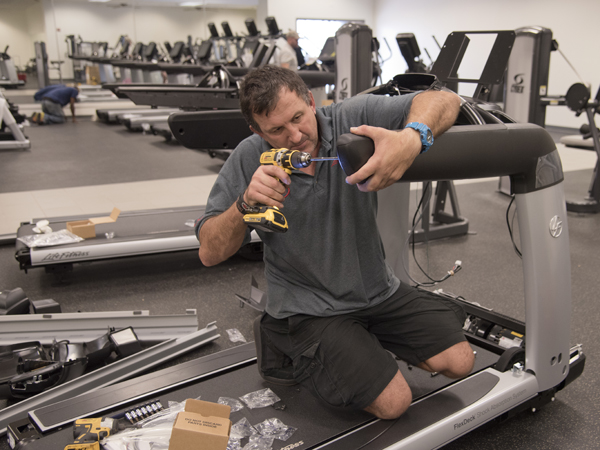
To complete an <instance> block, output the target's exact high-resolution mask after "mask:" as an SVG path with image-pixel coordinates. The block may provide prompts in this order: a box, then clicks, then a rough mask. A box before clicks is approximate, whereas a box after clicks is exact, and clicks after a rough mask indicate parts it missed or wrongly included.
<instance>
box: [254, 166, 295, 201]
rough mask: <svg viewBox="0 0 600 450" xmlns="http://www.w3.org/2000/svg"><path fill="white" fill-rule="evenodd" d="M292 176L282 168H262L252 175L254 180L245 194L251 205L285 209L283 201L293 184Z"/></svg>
mask: <svg viewBox="0 0 600 450" xmlns="http://www.w3.org/2000/svg"><path fill="white" fill-rule="evenodd" d="M291 181H292V180H291V178H290V176H289V175H288V174H287V173H286V172H285V170H283V169H282V168H281V167H277V166H271V165H264V166H260V167H259V168H258V169H256V172H254V175H252V180H250V184H249V185H248V188H247V189H246V192H245V193H244V200H245V201H246V203H248V204H249V205H252V206H255V205H265V206H276V207H278V208H283V200H284V198H285V196H286V195H287V193H288V189H289V185H290V183H291Z"/></svg>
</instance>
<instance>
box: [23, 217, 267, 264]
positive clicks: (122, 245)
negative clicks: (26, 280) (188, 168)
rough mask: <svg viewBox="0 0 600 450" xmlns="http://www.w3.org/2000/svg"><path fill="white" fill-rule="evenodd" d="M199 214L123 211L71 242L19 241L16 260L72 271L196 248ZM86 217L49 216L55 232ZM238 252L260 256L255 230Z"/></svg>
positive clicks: (27, 227)
mask: <svg viewBox="0 0 600 450" xmlns="http://www.w3.org/2000/svg"><path fill="white" fill-rule="evenodd" d="M202 214H204V207H180V208H169V209H153V210H146V211H128V212H122V213H121V214H120V215H119V218H118V219H117V221H116V222H113V223H108V224H98V225H96V238H93V239H85V240H83V241H81V242H78V243H75V244H68V245H58V246H53V247H39V248H29V247H27V246H26V245H25V244H24V243H22V242H21V241H19V239H17V240H16V241H15V242H16V244H15V258H16V260H17V261H18V262H19V267H20V268H21V269H22V270H24V271H25V272H27V270H28V269H31V268H36V267H44V268H45V269H46V271H47V272H58V271H64V270H70V269H71V268H72V265H73V264H74V263H80V262H85V261H94V260H100V259H114V258H123V257H127V256H139V255H147V254H155V253H167V252H178V251H184V250H193V249H198V247H199V244H198V239H197V238H196V236H195V234H194V228H193V223H194V221H195V220H196V219H198V218H199V217H201V216H202ZM103 215H104V214H96V215H95V216H94V215H92V216H91V217H100V216H103ZM89 217H90V216H89V215H88V216H75V217H56V218H50V219H48V220H49V221H50V227H51V228H52V229H53V230H54V231H58V230H61V229H65V228H66V222H70V221H74V220H84V219H87V218H89ZM39 220H41V219H34V220H32V221H31V222H30V223H27V222H26V223H22V224H21V226H20V227H19V229H18V231H17V238H19V237H21V236H26V235H31V234H34V233H33V231H32V229H33V228H34V227H35V224H36V222H37V221H39ZM240 254H241V255H246V256H248V257H259V256H260V255H262V243H261V242H260V239H259V238H258V235H257V234H256V233H253V235H252V241H251V242H250V244H248V245H247V246H245V247H244V248H242V249H240Z"/></svg>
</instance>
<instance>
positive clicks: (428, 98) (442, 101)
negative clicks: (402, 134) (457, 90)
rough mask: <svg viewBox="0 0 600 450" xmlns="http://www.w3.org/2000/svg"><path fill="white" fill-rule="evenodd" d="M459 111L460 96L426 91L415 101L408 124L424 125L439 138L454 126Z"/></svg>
mask: <svg viewBox="0 0 600 450" xmlns="http://www.w3.org/2000/svg"><path fill="white" fill-rule="evenodd" d="M459 111H460V98H459V97H458V95H456V94H454V93H452V92H446V91H426V92H422V93H420V94H418V95H417V96H415V98H414V99H413V101H412V105H411V108H410V113H409V114H408V118H407V123H409V122H421V123H424V124H425V125H427V126H428V127H429V128H430V129H431V132H432V133H433V135H434V136H439V135H440V134H442V133H443V132H444V131H446V130H447V129H448V128H450V127H451V126H452V125H454V122H455V121H456V117H457V116H458V113H459Z"/></svg>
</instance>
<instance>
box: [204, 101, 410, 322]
mask: <svg viewBox="0 0 600 450" xmlns="http://www.w3.org/2000/svg"><path fill="white" fill-rule="evenodd" d="M413 97H414V94H410V95H402V96H396V97H385V96H379V95H361V96H357V97H353V98H350V99H348V100H345V101H344V102H342V103H336V104H332V105H330V106H326V107H323V108H320V109H318V110H317V113H316V114H317V121H318V124H319V133H320V139H321V147H320V150H319V156H335V155H336V150H335V149H336V141H337V138H338V136H340V135H341V134H344V133H349V132H350V127H353V126H359V125H363V124H366V125H372V126H378V127H383V128H387V129H392V130H394V129H400V128H401V127H402V125H403V124H404V122H405V120H406V117H407V115H408V111H409V109H410V105H411V103H412V99H413ZM268 150H271V146H270V145H269V144H268V143H267V142H266V141H264V140H263V139H261V138H260V137H259V136H258V135H253V136H250V137H249V138H247V139H245V140H244V141H243V142H241V143H240V144H239V145H238V147H237V148H236V149H235V150H234V151H233V152H232V154H231V156H230V157H229V158H228V159H227V161H226V162H225V164H224V165H223V168H222V169H221V171H220V173H219V176H218V178H217V181H216V183H215V185H214V187H213V189H212V191H211V193H210V196H209V199H208V203H207V205H206V211H205V214H204V216H203V217H202V218H201V220H200V221H198V225H197V229H196V232H198V230H199V229H200V227H202V225H203V224H204V222H205V221H206V220H207V219H208V218H210V217H213V216H216V215H219V214H221V213H223V212H224V211H226V210H227V209H228V208H229V207H231V205H232V204H233V203H234V202H235V201H236V199H237V197H238V196H239V195H240V193H242V192H244V190H245V189H246V187H247V186H248V184H249V183H250V180H251V178H252V175H253V173H254V172H255V171H256V169H257V168H258V167H259V166H260V162H259V160H260V155H261V153H263V152H265V151H268ZM313 164H317V167H316V170H315V175H314V176H312V175H308V174H306V173H303V172H300V171H294V172H293V173H292V175H291V180H292V182H291V184H290V193H289V195H288V197H287V198H286V199H285V202H284V205H285V207H284V208H283V210H282V212H283V214H284V215H285V217H286V219H287V222H288V227H289V229H288V231H287V232H286V233H265V232H262V231H258V234H259V236H260V238H261V239H262V241H263V243H264V262H265V275H266V279H267V282H268V301H267V307H266V311H267V312H268V313H269V314H270V315H271V316H273V317H275V318H278V319H282V318H284V317H288V316H291V315H294V314H309V315H315V316H333V315H338V314H343V313H347V312H350V311H355V310H359V309H363V308H366V307H369V306H374V305H376V304H378V303H380V302H382V301H384V300H386V299H387V298H389V297H390V296H391V295H392V294H393V293H394V292H395V291H396V289H397V288H398V286H399V285H400V281H399V280H398V278H397V277H396V276H395V275H394V274H393V272H392V269H391V268H390V267H389V266H388V265H387V263H386V262H385V254H384V250H383V244H382V242H381V238H380V236H379V232H378V229H377V223H376V217H377V194H376V193H373V192H370V193H365V192H361V191H359V190H358V188H357V187H356V186H351V185H348V184H346V182H345V178H346V174H345V173H344V171H343V170H342V168H341V167H340V165H339V164H338V163H337V161H336V162H333V163H332V162H331V161H327V162H321V163H313ZM250 231H251V229H250V228H248V231H247V233H246V239H245V242H244V244H246V243H248V242H249V241H250Z"/></svg>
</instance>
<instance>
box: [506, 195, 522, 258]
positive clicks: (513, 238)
mask: <svg viewBox="0 0 600 450" xmlns="http://www.w3.org/2000/svg"><path fill="white" fill-rule="evenodd" d="M514 201H515V195H514V194H513V195H511V199H510V203H509V204H508V208H506V225H507V226H508V234H510V240H511V242H512V245H513V248H514V250H515V253H516V254H517V256H518V257H519V258H521V259H523V254H522V253H521V251H520V250H519V248H518V247H517V244H516V243H515V237H514V235H513V230H512V227H511V221H510V219H509V215H510V207H511V206H512V204H513V202H514ZM516 214H517V211H516V210H515V214H513V221H514V219H515V215H516Z"/></svg>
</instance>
